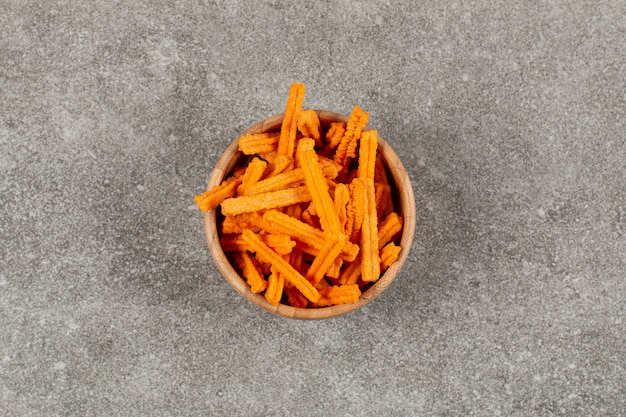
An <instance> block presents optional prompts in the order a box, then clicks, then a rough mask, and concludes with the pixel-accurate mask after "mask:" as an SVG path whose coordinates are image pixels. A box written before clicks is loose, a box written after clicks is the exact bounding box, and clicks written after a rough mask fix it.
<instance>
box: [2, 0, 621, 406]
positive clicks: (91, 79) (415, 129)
mask: <svg viewBox="0 0 626 417" xmlns="http://www.w3.org/2000/svg"><path fill="white" fill-rule="evenodd" d="M0 9H1V10H2V12H0V196H1V200H0V242H1V243H0V415H2V416H31V415H32V416H43V415H46V416H53V415H58V416H144V415H151V416H205V415H215V416H470V415H473V416H498V415H503V416H531V415H532V416H624V415H626V411H625V410H626V395H625V393H626V179H625V169H624V165H625V162H626V118H625V113H626V112H625V109H626V76H625V74H626V48H625V43H624V40H625V39H626V20H625V19H626V18H625V17H624V16H626V3H624V2H623V1H571V2H566V1H533V2H516V1H513V2H509V1H495V2H491V1H484V0H479V1H472V2H461V1H432V0H427V1H424V2H419V3H418V2H411V1H393V2H391V1H386V2H385V1H383V2H374V1H371V0H364V1H358V2H357V1H346V0H344V1H340V0H332V1H331V0H329V1H322V2H299V1H296V2H288V1H286V0H271V1H265V0H264V1H259V2H245V1H221V0H215V1H203V0H195V1H189V2H185V1H172V0H170V1H150V2H139V1H136V2H132V1H131V2H121V1H102V0H100V1H60V0H54V1H46V2H34V1H18V0H0ZM294 81H298V82H303V83H304V84H305V85H306V87H307V95H306V97H305V107H308V108H318V109H327V110H331V111H335V112H339V113H344V114H348V113H349V112H350V111H351V109H352V106H353V105H354V104H359V105H360V106H361V107H362V108H364V109H365V110H367V111H368V112H369V113H370V124H369V126H370V127H372V128H375V129H377V130H378V131H379V133H380V134H381V136H383V137H384V138H385V139H386V140H387V141H388V142H389V143H390V144H391V145H392V146H393V147H394V148H395V149H396V151H397V153H398V154H399V155H400V156H401V157H402V159H403V160H404V163H405V165H406V166H407V169H408V171H409V174H410V177H411V179H412V181H413V188H414V192H415V196H416V203H417V213H418V220H417V228H416V237H415V241H414V243H413V246H412V248H411V252H410V255H409V258H408V261H407V263H406V264H405V267H404V269H403V270H402V273H401V274H400V275H399V276H398V278H397V279H396V281H394V283H393V284H392V285H391V286H390V287H389V288H388V289H387V291H386V292H385V293H384V294H383V295H381V296H380V297H379V298H378V299H376V300H375V301H374V302H372V303H370V304H369V305H367V306H366V307H365V308H363V309H361V310H359V311H356V312H353V313H350V314H348V315H346V316H343V317H340V318H337V319H332V320H325V321H313V322H311V321H294V320H288V319H282V318H278V317H274V316H273V315H271V314H269V313H266V312H265V311H263V310H260V309H259V308H257V307H255V306H253V305H251V304H249V303H247V302H245V301H244V300H243V298H241V297H240V296H239V295H238V294H237V293H236V292H235V291H234V290H233V289H232V288H231V287H230V286H229V285H228V284H227V283H226V281H225V280H224V279H223V278H222V277H221V275H220V273H219V271H218V270H217V268H216V267H215V265H214V263H213V260H212V258H211V256H210V253H209V251H208V249H207V246H206V242H205V239H204V235H203V229H202V215H201V213H200V212H199V211H197V210H196V209H195V207H194V203H193V196H194V195H195V194H197V193H199V192H201V191H202V190H203V189H204V187H205V185H206V182H207V180H208V177H209V174H210V172H211V170H212V167H213V166H214V164H215V163H216V161H217V159H218V157H219V155H220V153H221V152H222V151H223V150H224V148H225V147H226V146H227V144H228V143H230V142H231V141H232V140H234V139H235V138H236V137H237V135H238V134H239V133H240V132H241V131H243V130H244V129H245V128H246V127H248V126H249V125H251V124H253V123H255V122H256V121H258V120H261V119H263V118H265V117H268V116H270V115H273V114H276V113H280V112H282V109H283V107H284V104H285V101H286V97H287V92H288V89H289V85H290V83H291V82H294Z"/></svg>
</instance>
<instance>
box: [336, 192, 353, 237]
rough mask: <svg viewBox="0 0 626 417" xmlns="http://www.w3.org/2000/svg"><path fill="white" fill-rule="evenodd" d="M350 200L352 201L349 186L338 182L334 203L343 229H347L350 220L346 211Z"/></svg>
mask: <svg viewBox="0 0 626 417" xmlns="http://www.w3.org/2000/svg"><path fill="white" fill-rule="evenodd" d="M348 201H350V190H349V188H348V186H347V185H346V184H342V183H339V184H337V186H336V187H335V193H334V195H333V203H334V205H335V211H336V212H337V218H338V219H339V226H340V228H341V230H343V231H345V228H346V222H347V221H348V215H347V212H346V209H347V205H348Z"/></svg>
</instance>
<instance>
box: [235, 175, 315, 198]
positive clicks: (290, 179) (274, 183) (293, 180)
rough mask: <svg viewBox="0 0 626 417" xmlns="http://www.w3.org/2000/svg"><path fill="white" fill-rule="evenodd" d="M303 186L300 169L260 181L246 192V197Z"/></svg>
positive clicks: (302, 176)
mask: <svg viewBox="0 0 626 417" xmlns="http://www.w3.org/2000/svg"><path fill="white" fill-rule="evenodd" d="M303 184H304V172H302V170H301V169H293V170H291V171H287V172H283V173H281V174H277V175H274V176H271V177H269V178H266V179H264V180H261V181H259V182H257V183H256V184H254V185H252V186H251V187H250V188H249V189H248V190H247V191H248V195H255V194H263V193H269V192H272V191H277V190H281V189H286V188H292V187H295V186H297V185H303Z"/></svg>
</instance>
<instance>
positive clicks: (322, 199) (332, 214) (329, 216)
mask: <svg viewBox="0 0 626 417" xmlns="http://www.w3.org/2000/svg"><path fill="white" fill-rule="evenodd" d="M310 141H312V139H302V140H300V142H298V148H300V147H301V146H302V147H303V148H304V147H307V146H308V145H310ZM307 142H308V143H307ZM298 156H299V158H300V166H301V168H302V170H303V171H304V181H305V183H306V187H307V188H308V190H309V193H310V194H311V200H312V201H313V203H314V204H315V209H316V210H317V214H318V217H319V219H320V223H321V225H322V230H324V231H325V232H328V233H330V234H331V235H333V236H339V235H341V234H343V230H341V227H340V225H339V218H338V217H337V212H336V211H335V207H334V205H333V201H332V199H331V198H330V194H329V193H328V184H326V179H325V178H324V175H323V174H322V169H321V167H320V164H319V161H318V159H317V154H316V153H315V151H314V150H309V149H307V150H304V151H302V152H300V153H299V155H298Z"/></svg>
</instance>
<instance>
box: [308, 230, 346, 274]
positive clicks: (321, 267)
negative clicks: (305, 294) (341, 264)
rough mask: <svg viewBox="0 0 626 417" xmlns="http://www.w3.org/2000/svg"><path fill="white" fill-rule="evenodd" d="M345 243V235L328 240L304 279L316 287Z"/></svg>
mask: <svg viewBox="0 0 626 417" xmlns="http://www.w3.org/2000/svg"><path fill="white" fill-rule="evenodd" d="M345 243H346V236H345V235H337V236H333V238H332V239H328V240H327V241H326V243H325V244H324V246H323V247H322V249H321V250H320V251H319V253H318V254H317V256H316V257H315V259H314V260H313V263H312V264H311V267H310V268H309V270H308V272H307V274H306V278H307V279H308V280H309V281H310V282H311V283H312V284H313V285H317V284H318V283H319V282H320V280H321V279H322V278H323V277H324V275H325V274H326V271H328V268H330V267H331V265H332V264H333V262H335V259H337V257H338V256H339V254H340V253H341V251H342V249H343V247H344V245H345Z"/></svg>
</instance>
